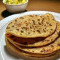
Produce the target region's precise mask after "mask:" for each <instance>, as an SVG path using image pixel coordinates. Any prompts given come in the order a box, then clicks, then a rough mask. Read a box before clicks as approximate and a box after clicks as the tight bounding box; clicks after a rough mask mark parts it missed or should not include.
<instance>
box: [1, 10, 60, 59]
mask: <svg viewBox="0 0 60 60" xmlns="http://www.w3.org/2000/svg"><path fill="white" fill-rule="evenodd" d="M45 13H51V14H53V15H54V17H55V19H56V20H58V21H59V22H60V13H55V12H49V11H29V12H25V13H21V14H15V15H11V16H9V17H7V18H5V19H3V20H2V21H0V43H1V45H0V47H1V50H0V51H1V56H2V58H3V59H4V60H8V59H10V60H18V59H20V58H16V57H14V56H11V55H10V54H9V53H8V52H7V50H6V47H5V46H6V43H5V29H6V26H7V25H8V24H9V23H10V22H11V21H12V20H14V19H15V18H17V17H22V16H24V15H31V14H37V15H43V14H45ZM57 60H60V58H59V59H58V58H57Z"/></svg>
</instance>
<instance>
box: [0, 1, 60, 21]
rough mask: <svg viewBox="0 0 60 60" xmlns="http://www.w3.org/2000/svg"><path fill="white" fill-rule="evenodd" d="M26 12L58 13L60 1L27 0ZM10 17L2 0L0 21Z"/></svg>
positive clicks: (0, 2) (0, 3)
mask: <svg viewBox="0 0 60 60" xmlns="http://www.w3.org/2000/svg"><path fill="white" fill-rule="evenodd" d="M26 10H27V11H32V10H43V11H53V12H58V13H60V1H57V0H56V1H55V0H53V1H51V0H50V1H49V0H29V4H28V6H27V9H26ZM8 15H11V13H9V12H7V10H6V8H5V6H4V4H3V3H2V0H0V20H1V19H3V18H5V17H7V16H8Z"/></svg>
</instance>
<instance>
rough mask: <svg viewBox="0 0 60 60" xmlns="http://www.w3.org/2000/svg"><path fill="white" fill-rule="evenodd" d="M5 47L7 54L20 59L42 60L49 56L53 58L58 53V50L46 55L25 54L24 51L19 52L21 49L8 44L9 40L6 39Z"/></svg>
mask: <svg viewBox="0 0 60 60" xmlns="http://www.w3.org/2000/svg"><path fill="white" fill-rule="evenodd" d="M6 47H7V49H8V50H9V52H10V53H12V52H13V53H12V54H13V55H14V56H16V57H19V58H20V57H21V56H22V58H24V59H25V58H28V57H32V58H33V57H34V58H42V57H45V58H46V57H51V56H54V55H55V54H56V53H58V52H59V50H57V51H54V52H52V53H50V54H49V53H48V54H33V53H27V52H25V51H24V50H21V49H18V48H16V47H15V46H14V45H13V44H11V43H10V42H9V40H8V39H6ZM45 58H44V59H45Z"/></svg>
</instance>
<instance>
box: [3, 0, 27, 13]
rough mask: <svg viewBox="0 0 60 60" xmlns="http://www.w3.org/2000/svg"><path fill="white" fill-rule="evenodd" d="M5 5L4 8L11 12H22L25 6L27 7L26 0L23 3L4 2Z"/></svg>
mask: <svg viewBox="0 0 60 60" xmlns="http://www.w3.org/2000/svg"><path fill="white" fill-rule="evenodd" d="M4 1H5V0H3V3H4ZM4 4H5V6H6V9H7V11H8V12H11V13H18V12H22V11H25V10H26V7H27V4H28V0H27V2H26V3H23V4H17V5H16V4H7V3H4Z"/></svg>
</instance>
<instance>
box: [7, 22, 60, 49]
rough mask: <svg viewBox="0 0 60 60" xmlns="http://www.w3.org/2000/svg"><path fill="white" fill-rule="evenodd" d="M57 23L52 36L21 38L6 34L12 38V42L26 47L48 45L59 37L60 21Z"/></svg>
mask: <svg viewBox="0 0 60 60" xmlns="http://www.w3.org/2000/svg"><path fill="white" fill-rule="evenodd" d="M56 24H57V28H56V31H55V32H54V33H53V34H52V35H51V36H49V37H46V38H19V37H15V36H12V35H10V36H9V37H8V36H7V35H6V37H8V38H10V39H11V40H10V39H9V40H10V41H11V42H12V43H14V44H16V45H20V46H21V47H25V48H35V47H42V46H46V45H48V44H51V43H52V42H54V41H55V40H56V39H57V38H58V37H59V33H60V23H59V22H56ZM8 35H9V34H8Z"/></svg>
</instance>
